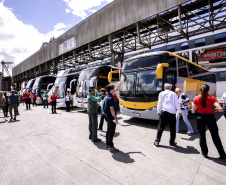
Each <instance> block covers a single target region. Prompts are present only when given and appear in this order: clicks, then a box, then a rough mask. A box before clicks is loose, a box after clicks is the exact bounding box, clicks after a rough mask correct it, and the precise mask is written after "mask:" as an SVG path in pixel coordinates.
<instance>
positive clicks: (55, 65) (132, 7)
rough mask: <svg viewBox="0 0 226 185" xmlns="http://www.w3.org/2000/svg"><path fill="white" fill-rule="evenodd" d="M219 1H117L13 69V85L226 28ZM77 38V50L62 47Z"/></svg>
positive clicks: (225, 9) (224, 10)
mask: <svg viewBox="0 0 226 185" xmlns="http://www.w3.org/2000/svg"><path fill="white" fill-rule="evenodd" d="M225 4H226V3H225V2H224V1H221V0H208V1H207V0H190V1H187V0H161V1H155V0H139V1H138V0H136V1H134V0H115V1H114V2H112V3H111V4H109V5H107V6H106V7H104V8H103V9H101V10H100V11H98V12H96V13H95V14H93V15H92V16H90V17H88V18H87V19H85V20H84V21H82V22H81V23H79V24H78V25H76V26H75V27H73V28H72V29H70V30H69V31H67V32H66V33H64V34H63V35H61V36H60V37H58V38H57V39H55V40H54V41H52V42H51V43H49V44H48V45H47V46H45V47H44V48H43V49H41V50H39V51H38V52H36V53H35V54H33V55H32V56H30V57H29V58H27V59H26V60H24V61H23V62H22V63H20V64H18V65H17V66H16V67H14V68H13V77H16V78H15V80H14V81H18V80H22V79H26V78H31V76H32V75H41V74H50V73H51V72H52V73H56V70H61V69H65V68H67V67H71V66H75V65H78V64H84V63H88V62H90V61H95V60H100V59H104V58H107V57H114V55H118V56H121V55H122V56H123V55H124V53H126V52H129V51H135V50H137V49H141V48H145V47H146V48H151V47H152V46H154V45H159V44H162V43H168V42H170V41H174V40H178V39H182V38H186V39H189V37H191V36H194V35H198V34H201V33H205V32H212V31H215V30H217V29H221V28H224V27H226V24H225V12H226V8H225ZM73 36H76V42H77V45H76V48H74V49H72V50H71V51H69V52H67V53H64V54H61V55H59V44H61V43H63V42H64V41H66V40H67V39H69V38H71V37H73Z"/></svg>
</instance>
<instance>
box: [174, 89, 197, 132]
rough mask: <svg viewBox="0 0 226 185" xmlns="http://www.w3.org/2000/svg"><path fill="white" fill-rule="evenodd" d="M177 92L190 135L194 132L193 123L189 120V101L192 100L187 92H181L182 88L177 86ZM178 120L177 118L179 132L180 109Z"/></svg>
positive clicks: (177, 130)
mask: <svg viewBox="0 0 226 185" xmlns="http://www.w3.org/2000/svg"><path fill="white" fill-rule="evenodd" d="M175 93H176V94H177V97H178V100H179V103H180V110H181V112H182V117H183V120H184V122H185V124H186V126H187V128H188V131H187V132H186V133H187V134H188V135H190V134H194V131H193V128H192V126H191V123H190V121H189V120H188V103H189V102H190V100H189V98H188V97H187V96H186V95H185V94H183V93H181V90H180V88H176V89H175ZM176 120H177V124H176V132H179V122H180V115H179V112H178V111H177V114H176Z"/></svg>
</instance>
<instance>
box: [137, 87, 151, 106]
mask: <svg viewBox="0 0 226 185" xmlns="http://www.w3.org/2000/svg"><path fill="white" fill-rule="evenodd" d="M137 87H139V88H140V90H141V92H142V94H143V95H144V98H145V99H146V100H147V101H148V102H150V99H149V96H147V95H146V92H145V90H144V89H143V87H142V86H141V84H137Z"/></svg>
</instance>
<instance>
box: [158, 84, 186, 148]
mask: <svg viewBox="0 0 226 185" xmlns="http://www.w3.org/2000/svg"><path fill="white" fill-rule="evenodd" d="M164 89H165V91H162V92H161V93H160V94H159V99H158V106H157V116H158V117H159V125H158V132H157V136H156V140H155V142H154V145H155V146H159V142H160V140H161V137H162V133H163V131H164V129H165V126H166V124H167V123H169V127H170V140H169V144H170V146H175V145H176V142H175V138H176V112H177V110H178V112H179V114H180V116H181V115H182V113H181V109H180V103H179V101H178V98H177V95H176V93H175V92H173V91H171V89H172V85H171V84H168V83H165V84H164Z"/></svg>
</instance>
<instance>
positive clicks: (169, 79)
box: [165, 71, 177, 91]
mask: <svg viewBox="0 0 226 185" xmlns="http://www.w3.org/2000/svg"><path fill="white" fill-rule="evenodd" d="M165 83H169V84H172V91H174V90H175V88H176V87H175V85H176V83H177V73H176V71H167V72H166V81H165Z"/></svg>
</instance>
